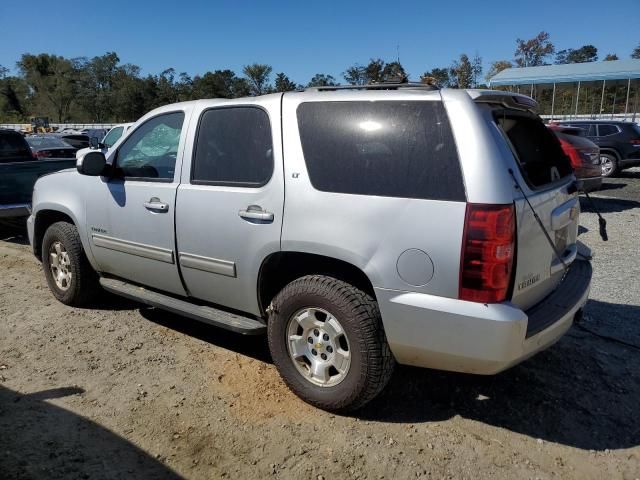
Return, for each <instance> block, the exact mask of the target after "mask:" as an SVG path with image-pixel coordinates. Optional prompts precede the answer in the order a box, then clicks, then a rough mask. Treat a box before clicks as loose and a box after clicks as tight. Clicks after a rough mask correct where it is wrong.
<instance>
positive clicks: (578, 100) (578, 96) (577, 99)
mask: <svg viewBox="0 0 640 480" xmlns="http://www.w3.org/2000/svg"><path fill="white" fill-rule="evenodd" d="M579 103H580V81H578V91H577V92H576V112H575V114H574V115H575V116H576V117H577V116H578V104H579Z"/></svg>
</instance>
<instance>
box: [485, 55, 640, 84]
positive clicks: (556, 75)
mask: <svg viewBox="0 0 640 480" xmlns="http://www.w3.org/2000/svg"><path fill="white" fill-rule="evenodd" d="M629 78H640V60H612V61H610V62H588V63H569V64H566V65H543V66H541V67H524V68H507V69H506V70H503V71H501V72H500V73H498V74H497V75H494V76H493V77H491V80H489V85H490V86H492V87H495V86H498V85H523V84H532V83H570V82H578V81H580V82H591V81H597V80H627V79H629Z"/></svg>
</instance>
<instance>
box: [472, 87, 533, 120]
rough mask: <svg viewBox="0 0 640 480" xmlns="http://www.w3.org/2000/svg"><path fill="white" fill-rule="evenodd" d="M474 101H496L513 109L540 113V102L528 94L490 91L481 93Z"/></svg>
mask: <svg viewBox="0 0 640 480" xmlns="http://www.w3.org/2000/svg"><path fill="white" fill-rule="evenodd" d="M473 101H474V102H476V103H495V104H499V105H502V106H504V107H505V108H510V109H513V110H522V111H525V112H531V113H535V114H537V113H538V102H536V101H535V100H534V99H533V98H531V97H527V96H526V95H520V94H513V93H505V92H496V91H489V92H482V93H480V95H479V96H477V97H476V98H474V99H473Z"/></svg>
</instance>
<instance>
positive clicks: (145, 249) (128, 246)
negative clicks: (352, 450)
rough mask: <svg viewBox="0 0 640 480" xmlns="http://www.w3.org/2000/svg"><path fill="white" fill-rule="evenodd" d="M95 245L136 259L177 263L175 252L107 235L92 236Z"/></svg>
mask: <svg viewBox="0 0 640 480" xmlns="http://www.w3.org/2000/svg"><path fill="white" fill-rule="evenodd" d="M91 238H92V239H93V244H94V245H95V246H96V247H102V248H108V249H109V250H115V251H116V252H122V253H128V254H129V255H135V256H136V257H143V258H149V259H151V260H157V261H159V262H164V263H175V261H174V258H173V250H169V249H166V248H160V247H154V246H153V245H145V244H144V243H136V242H130V241H128V240H120V239H119V238H113V237H107V236H105V235H91Z"/></svg>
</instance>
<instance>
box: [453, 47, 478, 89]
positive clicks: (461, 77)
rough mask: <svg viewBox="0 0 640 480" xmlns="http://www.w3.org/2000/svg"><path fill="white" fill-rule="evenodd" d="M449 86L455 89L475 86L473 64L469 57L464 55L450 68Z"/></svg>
mask: <svg viewBox="0 0 640 480" xmlns="http://www.w3.org/2000/svg"><path fill="white" fill-rule="evenodd" d="M449 84H450V86H451V87H454V88H471V87H472V86H473V64H472V63H471V61H469V56H468V55H467V54H466V53H462V54H461V55H460V58H459V59H458V60H454V61H453V64H452V65H451V67H450V68H449Z"/></svg>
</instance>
